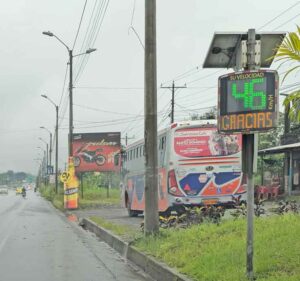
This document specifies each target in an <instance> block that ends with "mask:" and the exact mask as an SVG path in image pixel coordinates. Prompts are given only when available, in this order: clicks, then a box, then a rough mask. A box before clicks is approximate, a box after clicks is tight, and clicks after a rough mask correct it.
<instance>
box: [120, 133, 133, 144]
mask: <svg viewBox="0 0 300 281" xmlns="http://www.w3.org/2000/svg"><path fill="white" fill-rule="evenodd" d="M122 139H125V145H126V146H127V145H128V140H133V139H135V137H134V136H132V137H128V135H127V133H126V135H125V138H122Z"/></svg>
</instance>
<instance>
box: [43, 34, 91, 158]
mask: <svg viewBox="0 0 300 281" xmlns="http://www.w3.org/2000/svg"><path fill="white" fill-rule="evenodd" d="M43 34H44V35H47V36H50V37H55V38H56V39H57V40H58V41H59V42H60V43H61V44H63V45H64V46H65V47H66V49H67V51H68V54H69V64H70V80H69V156H73V148H72V141H73V58H74V57H78V56H81V55H86V54H90V53H92V52H95V51H96V49H94V48H89V49H88V50H86V51H85V52H84V53H80V54H77V55H73V50H71V49H70V48H69V47H68V45H67V44H65V43H64V42H63V41H62V40H61V39H60V38H59V37H57V36H56V35H55V34H54V33H52V32H50V31H44V32H43Z"/></svg>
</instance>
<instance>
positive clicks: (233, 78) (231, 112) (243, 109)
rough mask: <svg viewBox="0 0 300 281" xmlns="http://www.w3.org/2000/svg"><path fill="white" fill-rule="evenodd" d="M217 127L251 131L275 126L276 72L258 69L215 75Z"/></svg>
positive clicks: (230, 130)
mask: <svg viewBox="0 0 300 281" xmlns="http://www.w3.org/2000/svg"><path fill="white" fill-rule="evenodd" d="M218 98H219V103H218V104H219V107H218V111H219V113H218V128H219V131H221V132H243V133H253V132H258V131H265V130H269V129H272V128H275V127H276V126H277V122H278V74H277V72H276V71H270V70H266V71H264V70H260V71H245V72H235V73H230V74H226V75H223V76H221V77H219V97H218Z"/></svg>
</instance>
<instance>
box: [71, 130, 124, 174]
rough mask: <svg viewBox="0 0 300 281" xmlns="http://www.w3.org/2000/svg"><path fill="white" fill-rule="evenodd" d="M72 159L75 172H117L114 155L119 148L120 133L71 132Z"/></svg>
mask: <svg viewBox="0 0 300 281" xmlns="http://www.w3.org/2000/svg"><path fill="white" fill-rule="evenodd" d="M72 145H73V160H74V166H75V171H76V173H81V172H93V171H97V172H117V171H119V170H120V163H118V165H115V162H114V159H115V155H116V154H118V153H119V152H120V149H121V133H120V132H108V133H84V134H73V144H72Z"/></svg>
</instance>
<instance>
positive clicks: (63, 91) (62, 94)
mask: <svg viewBox="0 0 300 281" xmlns="http://www.w3.org/2000/svg"><path fill="white" fill-rule="evenodd" d="M68 68H69V64H68V63H67V67H66V72H65V78H64V83H63V87H62V91H61V96H60V100H59V105H58V108H60V106H61V102H62V99H63V96H64V93H65V86H66V81H67V74H68Z"/></svg>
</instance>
